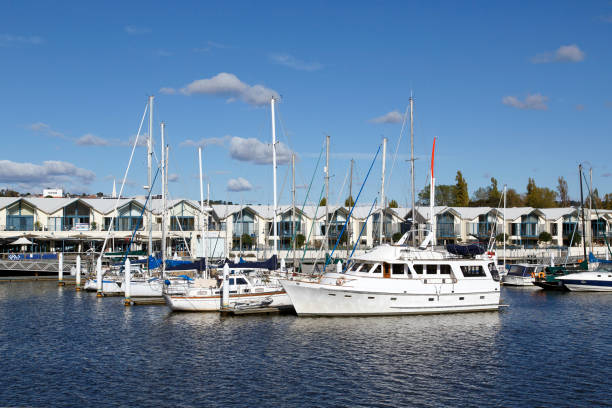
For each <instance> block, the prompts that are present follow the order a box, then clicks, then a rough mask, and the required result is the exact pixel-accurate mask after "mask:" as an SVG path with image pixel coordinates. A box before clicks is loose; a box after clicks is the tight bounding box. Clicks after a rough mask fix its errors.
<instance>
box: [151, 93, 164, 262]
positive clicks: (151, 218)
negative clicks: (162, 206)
mask: <svg viewBox="0 0 612 408" xmlns="http://www.w3.org/2000/svg"><path fill="white" fill-rule="evenodd" d="M153 98H154V97H153V95H151V96H149V139H148V141H147V171H148V178H147V181H148V184H147V188H148V192H149V193H151V188H152V186H151V184H152V183H153V177H152V176H153V174H152V172H151V169H152V167H151V166H152V164H153ZM162 149H163V147H162ZM148 210H149V213H148V217H147V219H148V223H149V245H148V248H147V252H148V255H149V256H151V255H152V254H153V213H152V211H151V200H150V199H149V208H148ZM147 264H148V262H147Z"/></svg>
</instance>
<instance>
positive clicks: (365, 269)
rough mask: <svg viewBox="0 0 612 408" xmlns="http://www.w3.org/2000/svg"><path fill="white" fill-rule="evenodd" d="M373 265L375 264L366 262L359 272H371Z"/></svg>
mask: <svg viewBox="0 0 612 408" xmlns="http://www.w3.org/2000/svg"><path fill="white" fill-rule="evenodd" d="M373 266H374V264H369V263H364V264H363V265H362V266H361V269H360V270H359V272H364V273H368V272H370V269H372V267H373Z"/></svg>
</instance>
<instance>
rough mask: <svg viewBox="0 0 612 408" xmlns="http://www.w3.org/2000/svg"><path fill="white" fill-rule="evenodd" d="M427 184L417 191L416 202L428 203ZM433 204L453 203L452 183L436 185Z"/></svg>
mask: <svg viewBox="0 0 612 408" xmlns="http://www.w3.org/2000/svg"><path fill="white" fill-rule="evenodd" d="M430 189H431V188H430V187H429V184H427V185H426V186H425V187H423V189H422V190H421V191H419V194H418V198H417V204H418V205H429V190H430ZM435 205H446V206H453V205H455V186H454V185H453V184H448V185H447V184H439V185H437V186H436V202H435Z"/></svg>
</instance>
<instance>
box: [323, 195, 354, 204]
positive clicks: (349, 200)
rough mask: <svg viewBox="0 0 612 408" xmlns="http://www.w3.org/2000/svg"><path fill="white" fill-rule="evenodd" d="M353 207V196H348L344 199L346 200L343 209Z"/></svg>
mask: <svg viewBox="0 0 612 408" xmlns="http://www.w3.org/2000/svg"><path fill="white" fill-rule="evenodd" d="M323 200H325V199H323ZM323 205H325V204H323ZM354 205H355V200H353V196H351V195H350V196H348V197H347V198H346V200H344V206H345V207H352V206H354Z"/></svg>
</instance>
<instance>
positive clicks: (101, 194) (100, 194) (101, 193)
mask: <svg viewBox="0 0 612 408" xmlns="http://www.w3.org/2000/svg"><path fill="white" fill-rule="evenodd" d="M96 196H97V197H104V193H103V192H101V191H98V193H97V194H96Z"/></svg>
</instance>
